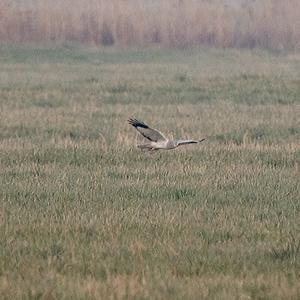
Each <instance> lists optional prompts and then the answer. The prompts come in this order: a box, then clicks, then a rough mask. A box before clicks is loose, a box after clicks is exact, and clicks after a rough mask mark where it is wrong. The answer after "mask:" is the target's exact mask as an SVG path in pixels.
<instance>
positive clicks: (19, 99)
mask: <svg viewBox="0 0 300 300" xmlns="http://www.w3.org/2000/svg"><path fill="white" fill-rule="evenodd" d="M0 66H1V68H0V87H1V89H0V93H1V94H0V106H1V110H0V111H1V113H0V114H1V118H0V167H1V169H0V172H1V176H0V178H1V188H0V196H1V206H0V222H1V223H0V224H1V227H0V238H1V247H0V249H1V251H0V294H1V298H2V299H182V298H185V299H221V298H223V299H224V298H227V299H283V298H284V299H298V298H299V297H300V280H299V279H300V277H299V276H300V231H299V228H300V200H299V199H300V184H299V182H300V172H299V164H300V143H299V138H300V136H299V135H300V129H299V128H300V123H299V122H300V121H299V120H300V106H299V104H300V98H299V91H300V90H299V75H300V74H299V73H300V72H299V70H300V56H299V55H298V54H280V53H268V52H261V51H256V52H251V51H243V52H238V51H236V50H214V49H209V48H207V49H205V48H202V49H195V50H189V51H162V50H155V49H152V50H147V51H146V50H128V51H118V50H113V51H112V52H109V51H106V50H97V49H81V48H76V47H75V48H69V47H68V48H50V47H37V48H33V47H29V46H28V47H25V46H23V47H12V46H2V47H1V48H0ZM131 116H135V117H137V118H141V119H142V120H144V121H145V122H147V123H149V124H150V125H153V126H154V127H156V128H158V129H160V130H161V131H163V132H164V133H166V134H169V135H174V137H190V138H202V137H204V136H207V137H209V138H208V139H207V141H206V142H205V143H203V144H201V145H197V146H191V147H185V148H179V149H178V150H176V151H169V152H160V153H157V154H154V155H144V154H142V153H141V152H139V151H138V150H137V149H136V148H135V147H134V144H135V143H136V142H137V140H139V137H138V136H137V134H136V132H135V131H134V129H133V128H132V127H130V126H129V125H127V124H126V120H127V118H129V117H131Z"/></svg>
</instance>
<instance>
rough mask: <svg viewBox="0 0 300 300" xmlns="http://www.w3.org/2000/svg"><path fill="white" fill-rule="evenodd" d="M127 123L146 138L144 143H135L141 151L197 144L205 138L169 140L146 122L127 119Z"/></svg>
mask: <svg viewBox="0 0 300 300" xmlns="http://www.w3.org/2000/svg"><path fill="white" fill-rule="evenodd" d="M128 123H129V124H130V125H132V126H133V127H135V129H136V130H137V131H138V132H139V133H140V134H141V135H142V136H143V137H145V138H146V139H147V140H149V142H148V143H146V144H141V145H137V147H138V148H140V149H141V150H143V151H156V150H161V149H163V150H171V149H175V148H177V147H178V146H182V145H188V144H198V143H201V142H203V141H204V140H205V138H204V139H201V140H170V139H168V138H166V137H165V136H164V135H163V134H162V133H161V132H159V131H158V130H156V129H153V128H150V127H149V126H148V125H147V124H145V123H144V122H142V121H139V120H137V119H133V118H131V119H129V120H128Z"/></svg>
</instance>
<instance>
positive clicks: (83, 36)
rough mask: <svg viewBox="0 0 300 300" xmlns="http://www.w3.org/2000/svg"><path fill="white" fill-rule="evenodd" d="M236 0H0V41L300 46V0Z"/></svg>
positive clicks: (182, 45)
mask: <svg viewBox="0 0 300 300" xmlns="http://www.w3.org/2000/svg"><path fill="white" fill-rule="evenodd" d="M232 2H233V3H234V4H232ZM232 2H230V3H231V4H225V3H224V2H223V3H222V4H220V3H219V1H204V0H202V1H192V0H176V1H175V0H162V1H157V2H152V3H151V4H149V2H148V1H141V0H137V1H135V0H127V1H120V0H110V1H107V0H89V1H80V0H64V1H51V0H43V1H38V2H36V3H34V5H29V3H27V2H26V1H25V3H26V5H24V3H23V4H22V5H21V4H20V2H16V1H8V0H0V20H1V27H0V41H2V42H12V41H13V42H41V41H43V42H55V43H64V42H69V41H71V42H79V43H88V44H96V45H117V46H136V45H139V46H147V45H151V44H159V45H163V46H167V47H187V46H193V45H198V44H212V45H217V46H222V47H251V48H252V47H264V48H274V49H285V48H299V46H300V18H299V13H300V2H299V1H298V0H289V1H278V0H263V1H243V0H236V1H232Z"/></svg>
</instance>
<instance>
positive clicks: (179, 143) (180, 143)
mask: <svg viewBox="0 0 300 300" xmlns="http://www.w3.org/2000/svg"><path fill="white" fill-rule="evenodd" d="M204 140H205V139H201V140H200V141H195V140H178V141H177V143H178V146H180V145H188V144H198V143H201V142H203V141H204Z"/></svg>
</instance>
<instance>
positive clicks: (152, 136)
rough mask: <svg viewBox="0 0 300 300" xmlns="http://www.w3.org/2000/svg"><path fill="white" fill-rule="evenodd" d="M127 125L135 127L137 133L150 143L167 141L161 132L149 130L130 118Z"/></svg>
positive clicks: (144, 125)
mask: <svg viewBox="0 0 300 300" xmlns="http://www.w3.org/2000/svg"><path fill="white" fill-rule="evenodd" d="M128 123H129V124H130V125H132V126H133V127H135V128H136V129H137V131H138V132H139V133H141V134H142V135H143V136H144V137H145V138H146V139H148V140H150V141H151V142H158V141H166V140H167V139H166V137H164V135H163V134H162V133H161V132H159V131H158V130H156V129H152V128H150V127H149V126H148V125H146V124H145V123H144V122H141V121H139V120H137V119H132V118H131V119H129V120H128Z"/></svg>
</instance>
